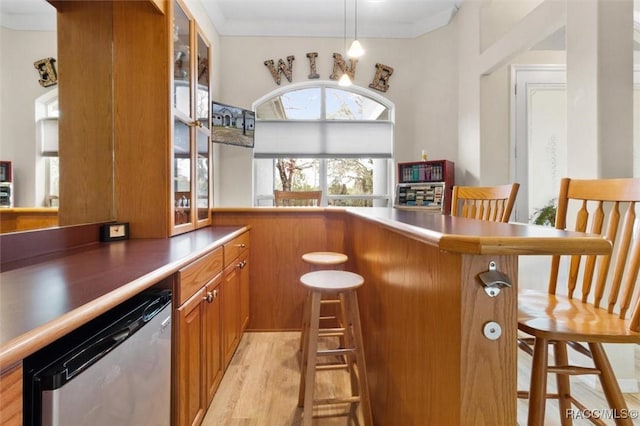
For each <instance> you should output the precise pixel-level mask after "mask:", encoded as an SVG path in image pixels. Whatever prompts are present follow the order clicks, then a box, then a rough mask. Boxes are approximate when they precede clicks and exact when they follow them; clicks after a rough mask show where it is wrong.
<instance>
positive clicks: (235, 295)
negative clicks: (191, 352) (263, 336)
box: [222, 264, 240, 366]
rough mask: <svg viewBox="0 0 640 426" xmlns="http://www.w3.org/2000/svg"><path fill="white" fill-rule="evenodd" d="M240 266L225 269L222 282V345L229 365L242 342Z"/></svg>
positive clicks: (225, 362) (226, 363)
mask: <svg viewBox="0 0 640 426" xmlns="http://www.w3.org/2000/svg"><path fill="white" fill-rule="evenodd" d="M239 309H240V268H239V267H238V266H237V265H235V264H233V265H229V266H227V267H226V268H225V270H224V278H223V282H222V345H223V346H222V347H223V354H224V365H225V366H227V365H229V362H230V361H231V358H232V357H233V353H234V352H235V350H236V347H237V346H238V343H239V342H240V315H239Z"/></svg>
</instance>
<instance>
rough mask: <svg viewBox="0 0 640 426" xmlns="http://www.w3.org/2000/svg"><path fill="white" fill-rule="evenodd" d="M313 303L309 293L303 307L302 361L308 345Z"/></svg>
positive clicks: (301, 332) (301, 331)
mask: <svg viewBox="0 0 640 426" xmlns="http://www.w3.org/2000/svg"><path fill="white" fill-rule="evenodd" d="M310 303H311V294H310V293H307V297H306V298H305V300H304V305H303V307H302V328H301V330H300V348H299V349H300V352H302V358H301V360H302V362H301V364H303V363H304V348H305V347H306V345H307V341H306V338H307V335H308V332H309V304H310Z"/></svg>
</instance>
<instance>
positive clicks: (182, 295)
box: [176, 247, 223, 306]
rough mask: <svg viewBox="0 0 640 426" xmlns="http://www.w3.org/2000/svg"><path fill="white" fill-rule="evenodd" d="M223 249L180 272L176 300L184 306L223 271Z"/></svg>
mask: <svg viewBox="0 0 640 426" xmlns="http://www.w3.org/2000/svg"><path fill="white" fill-rule="evenodd" d="M222 253H223V250H222V247H218V248H217V249H215V250H213V251H212V252H210V253H207V254H205V255H204V256H202V257H201V258H200V259H198V260H196V261H195V262H193V263H191V264H190V265H187V266H185V267H184V268H182V269H180V270H179V271H178V282H177V285H176V287H177V289H176V293H177V294H176V299H177V301H178V306H180V305H182V304H183V303H184V302H185V301H186V300H187V299H188V298H189V297H191V296H192V295H193V294H194V293H195V292H196V291H197V290H199V289H200V288H202V287H203V286H204V285H205V284H206V283H207V282H208V281H209V280H211V279H212V278H213V277H214V276H215V275H216V274H218V273H220V272H221V271H222V260H223V254H222Z"/></svg>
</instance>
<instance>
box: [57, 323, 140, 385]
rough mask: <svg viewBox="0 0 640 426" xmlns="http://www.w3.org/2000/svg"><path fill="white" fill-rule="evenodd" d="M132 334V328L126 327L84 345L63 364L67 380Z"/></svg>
mask: <svg viewBox="0 0 640 426" xmlns="http://www.w3.org/2000/svg"><path fill="white" fill-rule="evenodd" d="M130 335H131V328H130V327H124V328H121V329H119V330H117V331H114V332H113V333H110V334H109V335H107V336H103V337H101V338H99V339H97V340H95V341H93V342H91V343H90V344H89V345H87V346H85V347H83V348H82V349H81V350H80V351H78V353H76V354H74V355H73V356H72V357H71V358H69V359H68V360H67V361H66V362H65V363H64V364H63V371H60V373H64V375H65V376H66V377H65V378H66V381H69V380H71V379H72V378H73V377H74V376H76V375H77V374H79V373H81V372H83V371H84V370H86V369H87V368H88V367H89V366H90V365H92V364H93V363H94V362H96V361H97V360H99V359H100V358H102V357H103V356H105V355H106V354H108V353H109V352H110V351H112V350H113V349H114V348H115V347H116V346H118V345H119V344H120V343H122V342H124V341H125V340H126V339H127V338H128V337H129V336H130Z"/></svg>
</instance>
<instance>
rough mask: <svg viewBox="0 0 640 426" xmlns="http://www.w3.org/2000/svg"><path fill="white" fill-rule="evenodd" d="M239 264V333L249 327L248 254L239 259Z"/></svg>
mask: <svg viewBox="0 0 640 426" xmlns="http://www.w3.org/2000/svg"><path fill="white" fill-rule="evenodd" d="M241 259H242V260H241V261H240V264H241V265H242V266H241V267H240V333H242V332H244V330H245V329H246V328H247V325H249V306H250V305H249V252H248V251H247V252H246V253H245V254H244V256H242V257H241Z"/></svg>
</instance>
